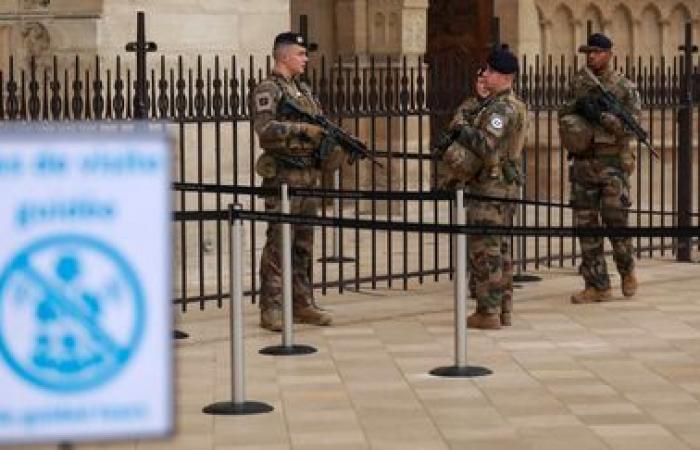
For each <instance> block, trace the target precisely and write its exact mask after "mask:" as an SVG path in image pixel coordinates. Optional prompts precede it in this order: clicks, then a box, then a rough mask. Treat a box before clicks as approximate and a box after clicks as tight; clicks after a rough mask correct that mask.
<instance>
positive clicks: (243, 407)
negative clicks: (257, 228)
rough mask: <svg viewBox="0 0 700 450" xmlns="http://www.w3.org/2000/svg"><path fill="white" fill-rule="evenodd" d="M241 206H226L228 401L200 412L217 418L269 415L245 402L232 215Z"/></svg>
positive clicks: (238, 227)
mask: <svg viewBox="0 0 700 450" xmlns="http://www.w3.org/2000/svg"><path fill="white" fill-rule="evenodd" d="M240 210H241V205H235V206H233V205H230V206H229V226H230V230H231V236H230V245H229V255H230V260H231V265H230V268H229V281H230V286H231V304H230V307H229V323H230V326H231V337H230V338H231V401H225V402H217V403H212V404H211V405H208V406H205V407H204V408H203V409H202V412H204V413H206V414H217V415H245V414H259V413H266V412H270V411H272V410H273V409H274V408H273V407H272V406H270V405H268V404H267V403H261V402H253V401H246V399H245V358H244V357H245V347H244V345H243V221H242V220H241V219H240V217H238V216H236V215H235V213H234V211H240Z"/></svg>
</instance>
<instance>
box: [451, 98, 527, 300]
mask: <svg viewBox="0 0 700 450" xmlns="http://www.w3.org/2000/svg"><path fill="white" fill-rule="evenodd" d="M486 102H487V104H486V105H485V106H483V107H482V108H481V109H480V110H479V112H478V113H477V114H476V116H475V117H474V120H473V126H467V127H465V128H464V129H463V132H462V133H461V134H460V137H459V138H458V140H457V143H455V144H453V145H452V146H451V147H450V148H448V149H447V151H446V152H445V154H444V156H443V161H444V162H445V164H446V166H447V167H448V168H449V170H450V171H451V172H452V174H453V176H455V177H461V179H462V180H463V182H464V184H465V185H467V186H468V187H469V189H470V192H471V193H473V194H475V195H486V196H491V197H502V198H517V193H518V185H519V183H520V178H521V177H520V158H521V153H522V149H523V145H524V142H525V133H526V131H527V110H526V107H525V104H524V103H523V102H521V101H520V100H519V99H518V98H517V97H516V96H515V94H514V93H513V91H512V90H511V89H507V90H505V91H502V92H499V93H494V94H493V95H492V96H490V97H489V98H488V99H487V100H486ZM465 130H468V131H467V132H464V131H465ZM514 211H515V210H514V207H513V205H511V204H506V203H502V202H497V201H491V202H489V201H472V202H470V205H469V220H470V223H473V224H478V225H510V224H511V221H512V217H513V213H514ZM469 254H470V262H471V267H472V268H473V274H474V281H475V285H476V286H475V288H476V299H477V312H478V313H483V314H493V313H499V312H500V313H502V314H503V313H509V312H510V311H511V309H512V299H513V272H512V262H511V259H510V240H509V239H508V238H507V237H504V236H495V235H473V236H472V237H471V240H470V248H469Z"/></svg>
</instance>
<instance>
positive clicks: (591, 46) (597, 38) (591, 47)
mask: <svg viewBox="0 0 700 450" xmlns="http://www.w3.org/2000/svg"><path fill="white" fill-rule="evenodd" d="M612 45H613V43H612V41H611V40H610V38H608V37H607V36H606V35H604V34H602V33H593V34H592V35H590V36H588V41H587V42H586V45H582V46H580V47H579V48H578V51H579V52H581V53H588V52H592V51H599V50H604V51H605V50H610V49H611V48H612Z"/></svg>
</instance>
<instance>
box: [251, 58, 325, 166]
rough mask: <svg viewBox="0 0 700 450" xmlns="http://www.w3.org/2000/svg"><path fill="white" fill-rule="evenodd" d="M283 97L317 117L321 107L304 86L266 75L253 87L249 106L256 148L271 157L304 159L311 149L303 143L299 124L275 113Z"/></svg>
mask: <svg viewBox="0 0 700 450" xmlns="http://www.w3.org/2000/svg"><path fill="white" fill-rule="evenodd" d="M283 96H288V98H290V99H292V100H294V101H295V103H296V104H297V105H299V106H300V107H301V108H302V109H304V110H305V111H308V112H309V113H312V114H321V105H320V103H319V102H318V101H317V100H316V98H315V97H314V96H313V94H312V93H311V88H310V87H309V86H308V85H307V84H306V83H304V82H302V81H299V80H298V79H296V78H292V79H286V78H285V77H283V76H281V75H279V74H277V73H275V72H272V73H270V76H269V77H268V78H266V79H265V80H263V81H261V82H260V84H258V85H257V86H256V87H255V90H254V91H253V94H252V98H251V102H250V105H251V114H252V119H253V127H254V128H255V132H256V133H257V135H258V138H259V139H260V146H261V147H262V148H263V149H265V150H268V151H270V152H272V153H281V154H287V155H301V156H308V155H310V154H311V153H312V152H313V150H314V148H313V145H312V144H311V143H310V142H308V141H307V140H306V139H304V136H303V135H302V133H301V131H300V128H299V123H300V120H299V119H298V118H296V117H293V116H290V115H288V116H285V115H283V114H281V113H280V111H279V110H278V109H279V103H280V100H281V99H282V97H283Z"/></svg>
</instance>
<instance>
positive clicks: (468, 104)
mask: <svg viewBox="0 0 700 450" xmlns="http://www.w3.org/2000/svg"><path fill="white" fill-rule="evenodd" d="M486 100H487V99H485V98H479V97H477V96H471V97H467V99H466V100H464V101H463V102H462V103H461V104H460V105H459V107H457V112H456V113H455V115H454V117H453V118H452V120H451V121H450V124H449V125H448V127H447V128H448V129H452V128H454V127H456V126H460V125H465V124H469V125H473V124H474V119H475V118H476V115H477V114H478V113H479V111H480V110H481V109H482V108H483V107H484V106H486V105H485V103H486Z"/></svg>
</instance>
